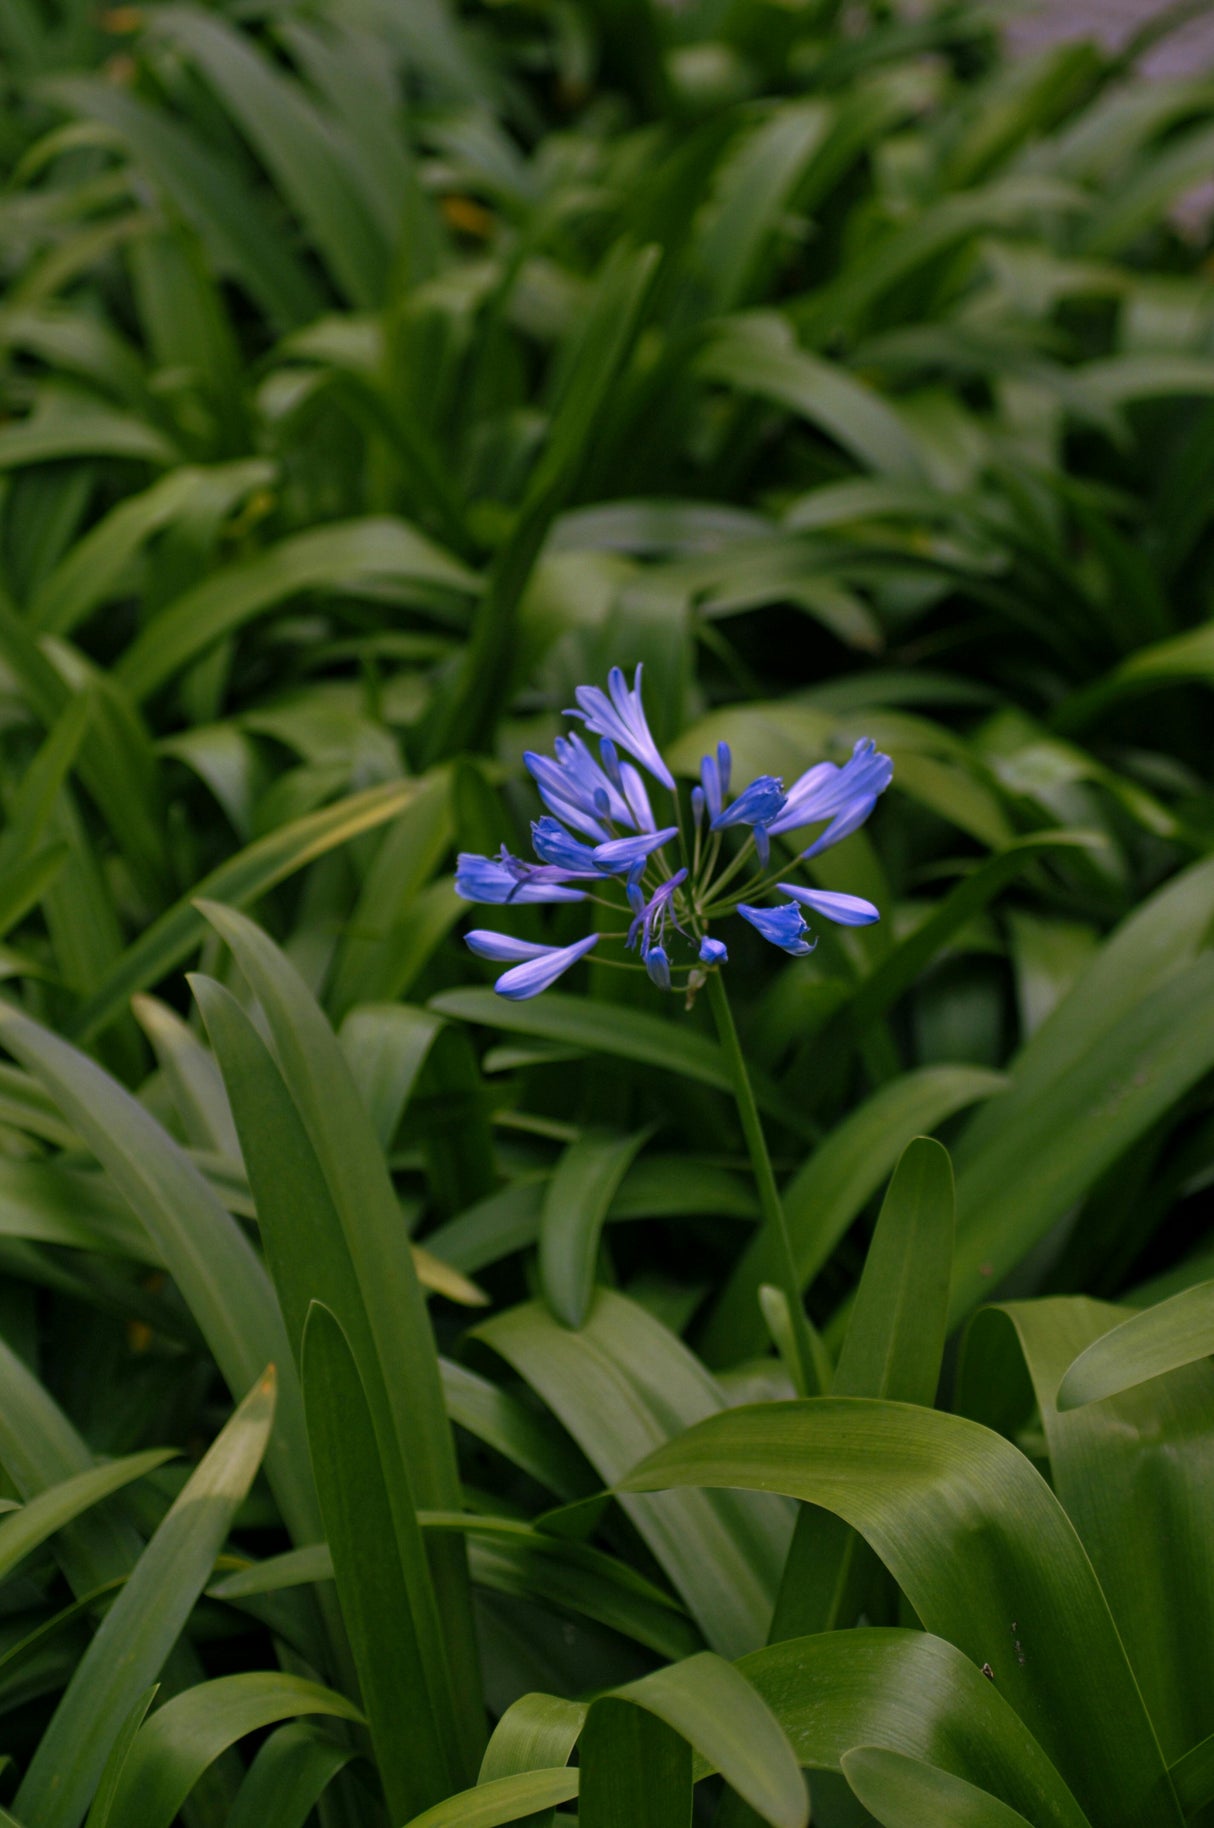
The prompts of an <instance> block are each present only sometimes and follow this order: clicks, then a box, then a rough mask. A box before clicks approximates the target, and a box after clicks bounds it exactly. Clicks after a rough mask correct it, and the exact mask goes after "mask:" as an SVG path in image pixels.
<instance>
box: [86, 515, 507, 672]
mask: <svg viewBox="0 0 1214 1828" xmlns="http://www.w3.org/2000/svg"><path fill="white" fill-rule="evenodd" d="M368 581H378V582H384V583H391V584H396V585H399V586H401V587H405V588H407V587H408V586H409V585H411V584H428V585H438V586H439V587H440V588H442V589H445V590H452V591H456V592H459V593H460V594H461V595H465V596H466V595H468V594H469V593H470V592H473V591H475V590H476V589H477V580H476V578H475V576H474V575H473V574H472V573H471V572H469V571H468V570H467V569H466V568H465V567H464V566H463V565H461V564H460V563H459V562H458V560H456V559H453V558H451V557H450V555H449V554H447V553H445V552H443V551H442V550H441V548H440V547H438V546H435V545H434V544H432V542H431V541H430V540H428V539H427V538H426V537H425V535H424V534H421V533H418V532H417V531H416V530H415V529H414V528H413V527H410V526H409V525H408V523H407V522H405V521H401V520H388V519H386V518H383V519H367V520H352V521H342V522H334V523H332V524H330V525H328V526H323V527H314V528H311V529H309V530H308V531H307V532H305V533H296V534H293V535H292V536H291V537H290V538H289V539H285V540H283V541H281V542H280V543H279V544H278V545H277V546H273V547H271V548H270V549H269V550H268V551H266V552H260V553H258V554H256V556H255V557H253V558H249V559H244V560H241V561H238V562H237V563H236V564H233V565H230V566H227V567H226V568H225V569H224V570H222V571H218V572H216V573H215V574H214V575H213V576H212V577H209V578H205V579H204V580H203V581H202V583H200V584H197V585H195V586H194V588H193V589H192V590H189V591H187V592H186V593H185V595H184V596H181V597H178V598H177V600H176V602H174V603H170V604H169V605H168V606H167V608H165V609H162V610H161V611H160V613H159V614H158V615H157V616H156V617H155V618H154V620H153V621H152V622H151V623H150V624H149V626H148V627H147V628H146V629H145V630H144V631H143V633H142V634H141V635H138V636H137V637H136V638H135V640H134V641H133V642H132V643H131V645H130V646H129V647H128V648H126V649H125V650H124V652H123V654H122V656H121V658H120V660H119V661H118V663H117V665H116V667H115V668H114V676H115V678H116V679H117V680H118V681H119V682H120V683H121V684H122V685H123V686H125V688H126V690H127V691H128V692H129V693H130V694H131V696H132V698H134V699H136V700H140V699H143V698H147V697H150V696H151V694H152V693H153V692H155V691H157V690H158V689H159V688H160V687H161V686H162V685H164V684H165V683H166V682H167V681H168V680H170V679H171V678H172V677H173V676H174V674H176V673H179V672H180V671H181V669H182V668H183V667H185V666H187V665H188V664H189V662H190V661H192V660H194V659H196V658H197V657H198V656H199V655H200V654H202V653H205V651H206V650H207V648H209V647H211V646H212V645H213V644H214V643H215V642H216V641H219V640H220V639H222V637H223V636H225V635H229V634H231V633H233V631H235V630H236V629H240V628H243V627H245V626H246V625H247V624H248V623H249V622H250V621H251V620H252V619H253V618H254V617H256V616H259V615H261V614H263V613H264V611H266V610H267V609H271V608H273V607H274V605H275V604H277V603H280V602H281V601H282V600H283V598H284V597H291V596H296V595H298V593H299V592H301V591H306V590H317V589H329V590H333V589H341V588H342V587H343V586H349V585H352V584H355V583H360V582H361V583H365V582H368Z"/></svg>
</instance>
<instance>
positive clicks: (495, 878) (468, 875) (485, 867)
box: [455, 851, 585, 907]
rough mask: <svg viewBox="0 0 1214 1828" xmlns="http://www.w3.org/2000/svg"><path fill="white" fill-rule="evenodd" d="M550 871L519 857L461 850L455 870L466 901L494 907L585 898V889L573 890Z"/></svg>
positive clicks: (460, 891) (456, 883)
mask: <svg viewBox="0 0 1214 1828" xmlns="http://www.w3.org/2000/svg"><path fill="white" fill-rule="evenodd" d="M558 876H559V872H557V874H556V875H554V874H553V873H552V872H550V871H548V870H541V869H538V868H537V867H536V866H535V864H533V863H523V862H522V861H520V859H519V858H517V857H478V856H476V855H475V854H474V853H473V852H471V851H461V852H460V854H459V857H458V859H457V865H456V871H455V892H456V894H457V895H461V896H462V897H463V899H464V900H465V901H483V902H486V903H489V904H491V905H493V906H498V907H500V906H504V905H505V904H506V903H507V902H520V901H532V902H533V901H583V900H584V899H585V892H584V890H582V889H570V888H566V887H564V885H563V884H562V883H561V882H560V881H559V880H558V879H557V877H558Z"/></svg>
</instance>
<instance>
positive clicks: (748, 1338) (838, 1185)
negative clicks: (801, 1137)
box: [700, 1066, 1007, 1365]
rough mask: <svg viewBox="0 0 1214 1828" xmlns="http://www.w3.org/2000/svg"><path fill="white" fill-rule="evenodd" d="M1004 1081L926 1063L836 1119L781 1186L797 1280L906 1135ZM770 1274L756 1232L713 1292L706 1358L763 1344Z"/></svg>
mask: <svg viewBox="0 0 1214 1828" xmlns="http://www.w3.org/2000/svg"><path fill="white" fill-rule="evenodd" d="M1006 1084H1007V1081H1006V1080H1005V1079H1004V1078H1003V1077H1002V1075H1001V1074H998V1073H992V1072H990V1071H989V1070H987V1069H985V1068H983V1067H974V1066H928V1067H920V1068H919V1069H918V1070H917V1071H915V1072H910V1073H904V1074H903V1075H902V1076H901V1077H900V1078H898V1079H895V1080H893V1081H891V1083H890V1084H889V1085H885V1086H882V1087H881V1089H880V1091H878V1092H875V1093H874V1094H873V1096H872V1097H871V1098H870V1099H868V1100H867V1102H866V1103H864V1104H862V1105H860V1106H859V1107H858V1108H857V1109H856V1110H854V1111H852V1112H850V1113H849V1115H848V1116H846V1117H845V1118H843V1119H842V1120H841V1121H840V1122H839V1123H838V1124H836V1125H835V1127H834V1129H833V1130H832V1131H831V1133H830V1135H829V1136H828V1137H826V1138H825V1140H824V1141H823V1142H822V1143H821V1144H820V1145H819V1146H818V1148H816V1149H815V1150H814V1151H813V1153H812V1154H811V1155H810V1156H809V1158H808V1160H807V1161H806V1162H805V1164H804V1166H803V1167H802V1168H801V1169H799V1171H798V1172H797V1173H796V1174H795V1175H794V1176H793V1178H792V1179H791V1180H790V1181H789V1182H788V1184H787V1185H786V1186H785V1188H784V1193H783V1197H784V1212H785V1216H786V1218H787V1220H788V1228H789V1233H790V1235H791V1238H792V1246H793V1257H794V1260H795V1262H796V1265H797V1272H798V1275H799V1276H800V1278H801V1282H802V1286H805V1285H807V1284H808V1283H810V1282H811V1281H812V1280H813V1278H814V1276H815V1275H817V1273H818V1271H819V1270H820V1269H821V1268H822V1265H823V1264H824V1263H825V1262H826V1260H827V1258H828V1257H829V1255H830V1253H831V1251H832V1250H833V1249H834V1248H835V1246H836V1244H837V1243H838V1242H839V1239H840V1238H841V1237H842V1236H843V1234H844V1232H845V1231H846V1230H847V1227H848V1226H849V1225H850V1224H851V1223H852V1221H853V1220H854V1219H855V1217H856V1215H857V1213H858V1212H860V1211H861V1209H862V1208H863V1206H864V1205H865V1202H866V1201H867V1200H869V1199H870V1198H871V1197H872V1195H873V1194H874V1193H875V1192H876V1190H877V1188H878V1187H879V1186H880V1185H881V1183H882V1181H883V1180H884V1179H885V1177H886V1175H887V1174H889V1173H890V1172H891V1170H892V1169H893V1167H894V1164H895V1163H896V1161H897V1159H898V1157H899V1155H900V1154H901V1152H902V1150H903V1149H904V1148H905V1147H906V1146H907V1144H908V1143H909V1142H910V1141H911V1139H912V1138H913V1137H914V1136H915V1135H917V1134H919V1133H921V1132H926V1131H930V1130H934V1129H935V1128H936V1127H937V1126H938V1125H939V1124H941V1123H943V1122H944V1121H945V1120H946V1119H947V1118H949V1117H951V1116H953V1115H954V1114H955V1113H956V1112H957V1111H959V1110H963V1109H964V1108H965V1106H966V1105H970V1104H974V1103H976V1102H977V1101H978V1100H980V1099H986V1098H990V1097H991V1096H992V1095H993V1094H995V1093H997V1092H1000V1091H1001V1090H1002V1089H1003V1088H1004V1087H1005V1086H1006ZM775 1279H776V1265H775V1259H774V1256H773V1255H772V1252H771V1248H770V1246H769V1245H768V1244H767V1243H766V1241H765V1240H764V1239H763V1238H762V1237H761V1236H759V1237H756V1238H755V1239H753V1240H752V1242H751V1243H750V1244H749V1245H748V1246H747V1249H746V1251H745V1252H744V1253H743V1255H742V1257H741V1258H740V1260H739V1262H738V1265H737V1267H736V1268H735V1270H734V1272H733V1275H732V1276H731V1277H730V1279H729V1281H728V1282H727V1283H726V1285H725V1288H724V1290H723V1291H722V1293H721V1295H720V1296H719V1297H718V1300H717V1305H716V1307H715V1308H714V1309H713V1312H712V1314H711V1316H710V1318H709V1321H708V1324H707V1326H706V1328H705V1330H704V1333H703V1335H702V1337H701V1340H700V1349H701V1351H702V1352H703V1354H704V1356H705V1358H706V1359H707V1361H708V1363H709V1364H712V1365H719V1364H727V1363H730V1362H732V1361H734V1360H736V1359H739V1358H742V1357H744V1356H746V1354H747V1353H748V1352H754V1351H758V1350H761V1349H762V1328H761V1323H760V1321H759V1319H758V1315H757V1312H756V1307H755V1303H756V1300H757V1293H758V1288H759V1286H760V1284H761V1283H763V1282H772V1281H774V1280H775Z"/></svg>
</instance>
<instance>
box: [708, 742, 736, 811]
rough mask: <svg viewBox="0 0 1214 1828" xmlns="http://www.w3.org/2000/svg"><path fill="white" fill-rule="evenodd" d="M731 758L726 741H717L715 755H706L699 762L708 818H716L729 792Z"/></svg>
mask: <svg viewBox="0 0 1214 1828" xmlns="http://www.w3.org/2000/svg"><path fill="white" fill-rule="evenodd" d="M732 761H733V758H732V756H731V754H730V750H729V744H728V743H718V744H717V752H716V755H715V756H712V755H706V756H704V757H703V759H702V760H701V762H700V782H701V792H702V793H703V795H704V804H705V805H706V806H707V807H708V816H709V818H710V819H714V820H715V819H716V818H717V817H718V816H719V814H720V811H721V808H722V806H724V804H725V796H726V794H727V793H728V792H729V773H730V768H731V766H732Z"/></svg>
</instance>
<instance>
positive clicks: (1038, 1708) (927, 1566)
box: [622, 1397, 1180, 1828]
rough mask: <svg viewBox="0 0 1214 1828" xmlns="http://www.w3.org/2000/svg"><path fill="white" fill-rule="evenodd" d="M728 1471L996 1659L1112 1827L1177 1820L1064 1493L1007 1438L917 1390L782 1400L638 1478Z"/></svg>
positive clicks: (1025, 1709) (728, 1421)
mask: <svg viewBox="0 0 1214 1828" xmlns="http://www.w3.org/2000/svg"><path fill="white" fill-rule="evenodd" d="M718 1484H719V1485H726V1486H735V1487H737V1486H740V1487H742V1488H743V1489H758V1490H764V1491H772V1490H775V1491H785V1492H787V1493H788V1494H789V1495H790V1496H793V1497H797V1498H801V1499H802V1500H804V1501H805V1502H806V1503H809V1504H818V1505H821V1506H822V1507H823V1508H824V1509H827V1510H831V1511H834V1512H835V1513H836V1515H838V1516H840V1517H843V1518H844V1519H845V1520H846V1521H847V1522H848V1523H850V1524H851V1525H852V1527H853V1528H854V1529H857V1530H859V1532H860V1534H861V1535H862V1536H864V1537H865V1539H866V1540H867V1541H868V1542H869V1544H870V1545H871V1546H872V1547H873V1548H874V1549H875V1550H876V1552H877V1554H878V1555H879V1556H880V1557H881V1559H882V1561H883V1562H884V1563H885V1564H886V1566H887V1567H888V1568H889V1570H890V1572H891V1573H892V1574H893V1575H894V1578H895V1579H896V1580H897V1581H898V1583H899V1585H900V1586H901V1587H902V1589H903V1591H904V1592H905V1594H906V1597H907V1599H908V1600H909V1601H910V1603H911V1605H912V1606H913V1607H914V1608H915V1611H916V1612H917V1613H918V1615H919V1617H920V1618H921V1619H922V1620H923V1623H924V1625H925V1626H926V1627H927V1629H928V1630H929V1631H934V1632H936V1633H938V1634H939V1635H940V1636H942V1637H947V1638H949V1639H950V1640H951V1641H952V1642H954V1643H956V1644H957V1645H958V1647H959V1648H960V1649H962V1650H964V1651H965V1652H966V1654H967V1655H968V1656H971V1657H972V1658H973V1659H974V1661H975V1662H976V1663H980V1664H985V1665H987V1666H988V1667H990V1668H991V1669H992V1671H993V1679H994V1680H995V1682H996V1683H997V1684H998V1686H999V1689H1000V1692H1001V1693H1003V1694H1005V1695H1006V1696H1007V1697H1008V1699H1009V1700H1010V1701H1011V1702H1012V1704H1013V1706H1014V1707H1015V1708H1016V1710H1017V1712H1018V1713H1019V1714H1020V1715H1021V1717H1022V1718H1023V1719H1024V1721H1025V1722H1026V1724H1027V1725H1028V1726H1029V1727H1030V1728H1031V1730H1032V1731H1033V1733H1034V1735H1035V1737H1036V1738H1037V1739H1038V1740H1039V1741H1040V1743H1041V1745H1042V1746H1043V1747H1044V1748H1045V1750H1046V1752H1047V1753H1048V1754H1049V1755H1050V1756H1051V1757H1052V1759H1053V1760H1054V1762H1055V1763H1056V1764H1057V1766H1058V1769H1059V1770H1060V1771H1061V1773H1062V1774H1063V1776H1064V1777H1065V1778H1066V1779H1067V1780H1068V1782H1069V1783H1070V1785H1071V1788H1072V1789H1073V1791H1074V1793H1075V1795H1076V1796H1077V1797H1078V1799H1079V1801H1080V1803H1081V1805H1083V1806H1084V1807H1085V1808H1086V1809H1087V1810H1088V1811H1089V1813H1090V1814H1092V1815H1093V1816H1094V1817H1095V1818H1096V1819H1097V1820H1099V1821H1100V1822H1101V1823H1102V1824H1105V1823H1107V1824H1109V1825H1110V1828H1122V1825H1124V1828H1131V1824H1133V1823H1135V1822H1141V1821H1142V1820H1143V1819H1144V1816H1153V1818H1154V1819H1157V1820H1159V1821H1160V1822H1164V1821H1170V1822H1174V1823H1176V1824H1177V1828H1179V1821H1180V1816H1179V1811H1178V1809H1177V1806H1176V1802H1175V1797H1174V1795H1173V1793H1172V1790H1171V1786H1170V1784H1169V1781H1168V1778H1167V1773H1166V1768H1165V1766H1164V1762H1163V1758H1162V1755H1161V1753H1160V1750H1159V1745H1158V1742H1157V1740H1156V1738H1155V1735H1154V1733H1153V1731H1152V1728H1151V1723H1150V1720H1149V1719H1148V1717H1147V1713H1146V1710H1145V1708H1144V1706H1143V1703H1142V1698H1141V1696H1140V1694H1139V1692H1138V1688H1137V1685H1136V1683H1135V1681H1134V1677H1133V1674H1132V1672H1131V1670H1130V1667H1129V1664H1128V1663H1127V1661H1126V1655H1125V1651H1124V1650H1123V1648H1122V1645H1121V1641H1120V1639H1119V1638H1118V1635H1117V1631H1116V1627H1115V1626H1114V1624H1113V1620H1112V1617H1111V1615H1110V1613H1109V1608H1108V1604H1107V1602H1106V1600H1105V1598H1104V1595H1103V1594H1102V1593H1101V1591H1100V1588H1099V1586H1098V1585H1097V1583H1096V1579H1095V1576H1094V1574H1093V1572H1092V1568H1091V1564H1090V1563H1089V1561H1088V1560H1087V1557H1086V1556H1085V1554H1084V1552H1083V1549H1082V1547H1081V1545H1080V1543H1079V1540H1078V1537H1077V1536H1076V1535H1075V1532H1074V1529H1073V1527H1072V1526H1071V1524H1070V1523H1069V1522H1068V1520H1067V1518H1066V1515H1065V1513H1064V1512H1063V1510H1062V1508H1061V1506H1060V1505H1059V1504H1058V1501H1057V1500H1056V1499H1055V1497H1054V1496H1053V1494H1052V1493H1051V1492H1050V1490H1049V1488H1048V1487H1047V1486H1046V1484H1045V1483H1044V1481H1043V1480H1042V1479H1041V1477H1040V1476H1039V1474H1037V1473H1036V1472H1035V1471H1034V1470H1033V1468H1032V1466H1031V1465H1030V1463H1029V1462H1028V1461H1027V1460H1026V1459H1025V1458H1024V1457H1023V1455H1021V1454H1020V1453H1018V1452H1017V1450H1016V1449H1015V1448H1014V1447H1012V1446H1010V1445H1009V1443H1008V1442H1006V1441H1005V1440H1003V1438H1002V1437H1001V1436H999V1435H996V1434H993V1433H991V1432H990V1431H989V1430H988V1429H985V1428H981V1427H979V1426H978V1425H977V1424H975V1423H972V1422H967V1421H964V1420H962V1419H961V1418H960V1417H958V1416H949V1415H941V1414H939V1413H937V1412H935V1411H932V1410H926V1409H918V1408H915V1407H913V1406H911V1405H909V1404H904V1403H888V1402H874V1401H867V1400H864V1399H860V1398H851V1399H848V1398H839V1397H825V1398H819V1399H816V1400H810V1401H805V1402H796V1403H780V1404H767V1405H760V1406H757V1407H754V1408H746V1409H736V1410H731V1411H729V1412H728V1413H727V1414H725V1415H718V1416H714V1417H712V1418H710V1419H709V1420H708V1421H705V1422H701V1423H699V1425H698V1426H696V1427H694V1428H691V1429H689V1430H688V1431H687V1433H686V1434H684V1435H681V1436H680V1437H679V1438H678V1439H676V1440H674V1441H672V1442H671V1443H670V1444H669V1445H668V1446H666V1447H664V1448H662V1449H660V1450H659V1451H658V1452H657V1453H656V1454H654V1455H652V1456H651V1457H650V1459H649V1460H648V1461H646V1462H644V1463H643V1464H642V1465H641V1466H640V1467H638V1468H637V1469H636V1470H635V1471H634V1472H633V1473H631V1474H630V1475H629V1476H628V1478H627V1479H625V1480H624V1481H623V1482H622V1489H623V1490H625V1491H658V1490H662V1489H663V1488H664V1487H666V1486H669V1485H718ZM1013 1625H1014V1626H1015V1627H1016V1629H1015V1631H1013ZM1016 1642H1019V1643H1020V1645H1021V1651H1020V1652H1019V1653H1017V1652H1016V1650H1015V1648H1014V1646H1015V1643H1016ZM1020 1656H1023V1658H1024V1661H1023V1662H1021V1661H1020ZM1093 1668H1099V1669H1100V1671H1101V1680H1100V1683H1099V1685H1098V1686H1096V1687H1094V1686H1093V1685H1092V1683H1091V1681H1090V1672H1091V1670H1092V1669H1093Z"/></svg>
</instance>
